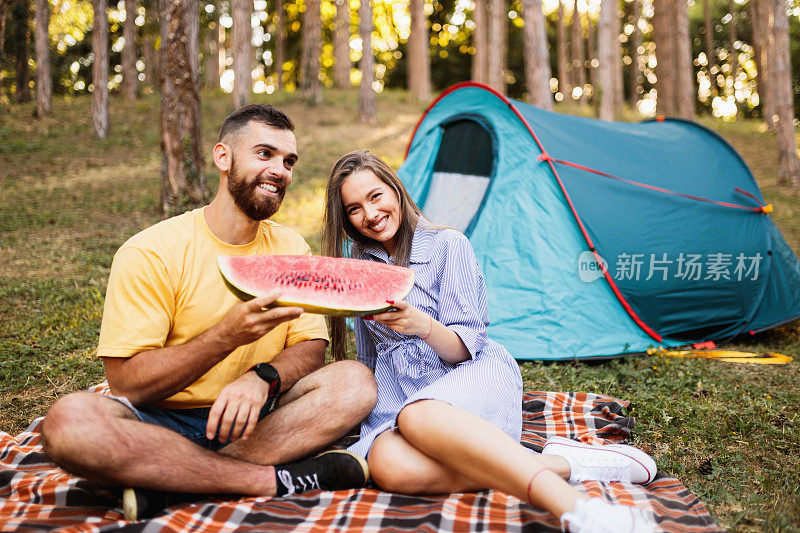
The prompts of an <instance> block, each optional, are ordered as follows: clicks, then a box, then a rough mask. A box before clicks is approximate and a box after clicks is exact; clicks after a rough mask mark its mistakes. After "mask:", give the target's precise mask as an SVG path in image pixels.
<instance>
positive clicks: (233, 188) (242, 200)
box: [228, 156, 286, 220]
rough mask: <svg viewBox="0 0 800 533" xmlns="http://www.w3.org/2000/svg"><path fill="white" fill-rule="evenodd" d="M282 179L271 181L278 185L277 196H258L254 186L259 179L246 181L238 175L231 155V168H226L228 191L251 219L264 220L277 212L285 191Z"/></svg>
mask: <svg viewBox="0 0 800 533" xmlns="http://www.w3.org/2000/svg"><path fill="white" fill-rule="evenodd" d="M282 181H283V180H279V183H273V185H276V186H277V187H278V197H277V198H269V197H267V198H258V196H257V195H258V193H257V192H256V188H257V186H258V184H259V181H258V180H254V181H248V180H246V179H244V178H242V177H241V176H239V173H238V172H237V171H236V158H235V157H233V156H231V168H230V170H228V192H229V193H230V194H231V196H232V197H233V201H234V203H235V204H236V206H237V207H238V208H239V209H241V210H242V212H243V213H244V214H245V215H247V216H248V217H249V218H251V219H253V220H266V219H268V218H270V217H271V216H272V215H274V214H275V213H277V212H278V208H279V207H280V206H281V202H282V201H283V195H284V194H285V192H286V189H285V188H284V187H283V185H282Z"/></svg>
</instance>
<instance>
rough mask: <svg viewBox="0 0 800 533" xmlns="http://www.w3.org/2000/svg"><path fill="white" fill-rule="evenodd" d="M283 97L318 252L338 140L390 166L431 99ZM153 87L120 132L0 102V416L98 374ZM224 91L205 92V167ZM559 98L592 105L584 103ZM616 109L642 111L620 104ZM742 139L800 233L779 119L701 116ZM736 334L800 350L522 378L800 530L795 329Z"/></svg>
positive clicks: (740, 517)
mask: <svg viewBox="0 0 800 533" xmlns="http://www.w3.org/2000/svg"><path fill="white" fill-rule="evenodd" d="M254 100H257V101H264V102H269V103H272V104H274V105H278V106H280V107H281V108H282V109H284V110H285V111H287V112H288V113H289V115H290V116H291V117H292V119H293V120H294V121H295V123H296V125H297V130H296V134H297V139H298V149H299V153H300V160H299V162H298V165H297V167H296V171H295V175H294V181H293V183H292V186H291V188H290V190H289V192H288V194H287V197H286V200H285V202H284V205H283V207H282V208H281V210H280V212H279V213H278V215H276V217H275V218H276V220H277V221H279V222H281V223H283V224H286V225H287V226H290V227H292V228H294V229H296V230H298V231H300V232H301V233H302V234H303V235H304V236H305V237H306V238H307V239H308V241H309V243H310V244H311V247H312V249H313V250H314V251H319V239H320V233H321V227H320V224H321V209H322V201H323V197H324V189H325V181H326V179H327V176H328V172H329V170H330V168H331V166H332V165H333V163H334V161H336V159H337V158H338V157H340V156H341V155H342V154H344V153H345V152H348V151H350V150H353V149H356V148H367V149H369V150H372V151H374V152H375V153H377V154H379V155H381V156H383V157H384V158H386V159H387V160H388V161H389V163H390V164H391V165H393V166H394V167H397V166H399V164H400V163H401V162H402V158H403V153H404V150H405V146H406V143H407V142H408V139H409V136H410V134H411V131H412V129H413V127H414V124H416V121H417V119H418V118H419V115H420V113H421V112H422V110H423V109H424V107H425V106H424V105H423V104H420V103H417V102H414V101H413V99H412V98H410V97H409V95H408V94H407V93H405V92H403V91H385V92H384V93H382V94H380V95H379V96H378V110H379V117H378V122H377V124H375V125H373V126H364V125H361V124H358V123H357V122H356V119H355V117H356V116H357V112H358V93H357V91H327V92H326V93H325V96H324V101H325V102H324V104H323V105H322V106H317V107H315V106H309V105H308V104H306V103H305V102H303V101H302V100H300V99H298V98H297V97H296V96H295V95H293V94H286V93H277V94H273V95H270V96H269V97H266V96H264V97H257V98H254ZM158 104H159V101H158V96H157V95H150V96H147V97H145V98H143V99H140V100H139V101H137V102H134V103H127V102H124V101H123V100H121V99H118V98H112V100H111V121H110V122H111V130H110V136H109V138H108V139H105V140H102V141H101V140H97V139H94V138H93V137H92V134H91V124H90V109H91V101H90V99H89V98H85V97H77V98H70V99H62V100H57V101H56V102H55V103H54V114H53V115H52V116H51V117H48V118H47V119H45V120H36V119H34V118H32V115H33V106H32V105H31V104H29V105H22V106H12V107H8V108H6V109H4V110H3V111H4V115H5V116H4V120H3V121H2V123H0V252H2V253H3V261H2V262H0V383H2V388H1V389H0V429H2V430H3V431H6V432H8V433H17V432H19V431H20V430H22V429H24V428H25V427H26V426H27V424H28V423H29V422H30V421H31V420H32V419H33V418H35V417H37V416H41V415H43V414H44V413H45V412H46V410H47V408H48V407H49V406H50V405H51V404H52V402H53V401H55V399H57V398H58V397H59V396H62V395H64V394H67V393H69V392H71V391H75V390H80V389H85V388H86V387H88V386H90V385H92V384H95V383H98V382H100V381H102V380H103V369H102V365H101V363H100V362H99V361H98V360H97V359H96V358H95V357H94V350H95V346H96V344H97V335H98V331H99V326H100V317H101V313H102V304H103V298H104V293H105V287H106V282H107V276H108V269H109V267H110V265H111V260H112V258H113V255H114V252H115V251H116V249H117V248H118V247H119V246H120V245H121V244H122V243H123V242H124V241H125V240H126V239H127V238H129V237H130V236H131V235H133V234H134V233H136V232H138V231H139V230H141V229H143V228H145V227H147V226H149V225H151V224H153V223H155V222H157V221H158V220H160V219H161V215H160V213H159V204H160V187H161V181H160V179H161V178H160V165H161V154H160V151H159V150H160V149H159V107H158ZM230 110H231V100H230V96H229V95H224V94H221V93H219V92H206V93H204V94H203V108H202V118H203V144H204V146H205V148H206V150H205V153H206V154H207V155H206V159H205V168H204V176H205V177H206V179H207V182H208V184H209V189H210V190H211V191H212V192H214V191H215V190H216V187H217V185H218V178H219V173H218V171H217V170H216V168H215V167H214V166H213V162H212V160H211V156H210V153H211V148H212V147H213V145H214V143H215V141H216V137H217V129H218V127H219V124H220V123H221V121H222V119H223V118H224V116H225V115H226V114H227V113H228V112H229V111H230ZM557 110H560V111H562V112H570V113H574V114H581V115H589V114H591V112H592V110H591V108H589V107H588V106H572V107H561V106H557ZM624 117H625V118H626V119H628V120H637V119H638V118H639V117H636V116H635V114H634V113H632V112H630V111H627V112H626V113H625V114H624ZM701 122H702V123H703V124H704V125H706V126H708V127H710V128H712V129H714V130H716V131H717V132H719V133H720V134H721V135H722V136H723V137H725V138H726V139H727V140H728V141H729V142H731V144H732V145H733V146H734V147H735V148H736V149H737V150H738V151H739V152H740V153H741V154H742V156H743V157H744V159H745V160H746V161H747V163H748V165H749V166H750V167H751V169H752V170H753V172H754V174H755V176H756V178H757V179H758V181H759V183H760V185H761V187H762V189H763V191H764V195H765V197H766V199H767V201H768V202H771V203H773V204H774V206H775V212H774V213H773V214H772V215H771V216H772V217H773V220H775V222H776V223H777V225H778V226H779V228H780V229H781V231H782V232H783V234H784V236H785V237H786V239H787V241H788V242H789V243H790V245H791V246H792V247H793V248H794V249H795V250H798V249H800V217H799V216H798V214H799V213H800V197H798V194H797V193H796V192H795V191H794V190H792V189H791V188H789V187H786V186H784V185H780V184H779V183H778V180H777V148H776V145H775V138H774V135H772V134H770V133H768V132H766V131H765V129H764V128H763V126H762V125H761V124H760V123H759V122H757V121H738V122H734V123H728V122H721V121H715V120H711V119H702V120H701ZM726 348H731V349H740V350H745V351H751V352H757V353H761V352H766V351H775V352H779V353H784V354H787V355H791V356H793V357H795V361H794V362H792V363H790V364H788V365H780V366H755V365H738V364H730V363H723V362H719V361H711V360H705V359H675V358H666V357H661V356H657V355H653V356H635V357H629V358H625V359H618V360H612V361H605V362H591V363H586V362H582V363H538V362H532V363H525V364H522V365H521V368H522V373H523V377H524V379H525V383H526V389H528V390H565V391H585V392H595V393H602V394H608V395H612V396H616V397H619V398H622V399H625V400H629V401H631V408H630V410H629V411H630V414H631V415H633V416H635V417H636V419H637V423H636V428H635V431H634V438H633V442H634V443H635V444H636V445H638V446H641V447H642V448H644V449H646V450H647V451H648V452H650V453H651V454H653V456H654V457H655V459H656V461H657V463H658V465H659V468H660V469H661V470H662V471H664V472H666V473H668V474H670V475H673V476H676V477H678V478H679V479H681V480H682V481H683V482H684V483H685V484H686V485H687V487H688V488H689V489H690V490H692V491H693V492H694V493H696V494H697V495H698V496H700V497H701V498H702V499H703V500H704V501H705V502H706V503H707V504H708V505H709V507H710V509H711V512H712V513H713V514H714V515H715V516H716V517H717V518H718V519H719V521H720V523H721V524H722V525H723V526H726V527H732V528H733V529H735V530H742V531H762V530H783V531H798V530H800V529H798V524H800V507H799V506H798V501H800V494H798V490H799V489H798V487H800V453H798V450H800V419H799V418H798V412H797V406H798V405H800V392H798V387H797V383H798V382H800V364H798V361H800V359H798V357H800V327H799V326H798V325H797V324H790V325H787V326H783V327H781V328H778V329H776V330H772V331H769V332H765V333H762V334H759V335H756V336H754V337H752V338H750V339H747V342H739V343H738V344H735V345H729V346H726Z"/></svg>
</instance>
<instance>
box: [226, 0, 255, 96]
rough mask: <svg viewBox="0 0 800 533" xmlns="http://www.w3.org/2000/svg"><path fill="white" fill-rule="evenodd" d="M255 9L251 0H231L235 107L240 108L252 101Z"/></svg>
mask: <svg viewBox="0 0 800 533" xmlns="http://www.w3.org/2000/svg"><path fill="white" fill-rule="evenodd" d="M252 10H253V2H252V1H251V0H231V12H232V14H233V93H232V97H233V107H235V108H239V107H242V106H243V105H246V104H247V102H249V101H250V90H251V89H252V84H253V77H252V74H251V71H252V66H253V65H252V61H253V52H252V45H251V44H250V41H251V40H252V38H253V29H252V28H251V26H250V14H251V13H252Z"/></svg>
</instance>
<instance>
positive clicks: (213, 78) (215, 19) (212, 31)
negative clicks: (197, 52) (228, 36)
mask: <svg viewBox="0 0 800 533" xmlns="http://www.w3.org/2000/svg"><path fill="white" fill-rule="evenodd" d="M219 4H220V3H219V0H214V1H213V2H212V3H211V6H213V8H214V11H212V14H211V17H209V18H210V20H209V21H208V27H206V28H205V31H204V32H203V33H204V37H205V42H206V45H205V50H204V52H203V63H205V68H204V69H203V70H204V71H205V86H206V87H209V88H211V89H219V75H220V61H219V57H220V54H219V52H220V48H221V47H222V46H224V39H225V33H224V32H225V29H224V28H223V27H222V25H221V24H220V23H219ZM220 29H222V39H223V42H222V43H220Z"/></svg>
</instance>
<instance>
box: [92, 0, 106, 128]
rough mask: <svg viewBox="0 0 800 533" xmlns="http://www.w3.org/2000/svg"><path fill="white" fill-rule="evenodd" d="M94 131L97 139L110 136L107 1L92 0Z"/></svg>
mask: <svg viewBox="0 0 800 533" xmlns="http://www.w3.org/2000/svg"><path fill="white" fill-rule="evenodd" d="M92 7H93V8H94V23H93V24H92V52H93V53H94V61H93V62H92V84H93V85H94V90H93V92H92V129H93V131H94V135H95V137H99V138H100V139H105V138H106V136H107V135H108V14H107V13H106V8H107V7H108V4H107V3H106V0H92Z"/></svg>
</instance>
